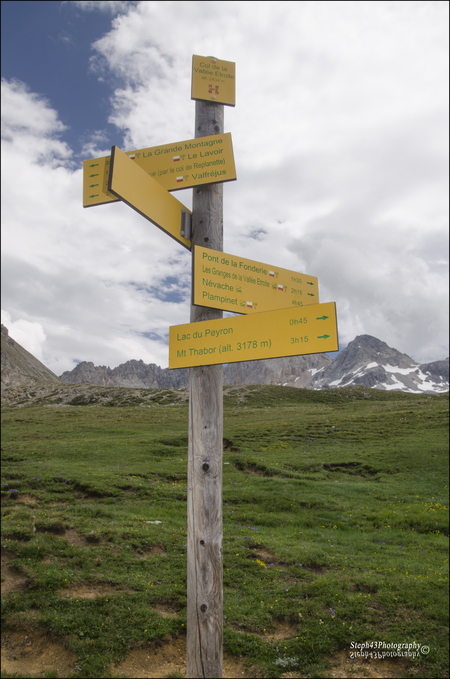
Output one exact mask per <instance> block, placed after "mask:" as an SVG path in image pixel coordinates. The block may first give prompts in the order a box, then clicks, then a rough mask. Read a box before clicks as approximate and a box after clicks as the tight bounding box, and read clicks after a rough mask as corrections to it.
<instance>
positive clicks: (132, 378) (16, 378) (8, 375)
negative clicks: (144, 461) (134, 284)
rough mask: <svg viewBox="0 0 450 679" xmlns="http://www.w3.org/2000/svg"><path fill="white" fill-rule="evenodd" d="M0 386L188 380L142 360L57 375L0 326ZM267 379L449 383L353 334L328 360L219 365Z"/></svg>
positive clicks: (230, 382) (328, 383) (227, 381)
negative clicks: (341, 348)
mask: <svg viewBox="0 0 450 679" xmlns="http://www.w3.org/2000/svg"><path fill="white" fill-rule="evenodd" d="M1 338H2V356H1V361H2V363H1V364H2V377H1V379H2V388H4V389H11V388H14V387H19V386H24V385H27V384H29V385H33V384H37V383H40V382H47V383H49V382H50V383H57V384H61V383H65V384H91V385H97V386H105V387H106V386H117V387H128V388H144V389H149V388H150V389H151V388H157V389H180V388H186V387H187V386H188V383H189V369H188V368H183V369H177V370H169V369H168V368H161V367H160V366H158V365H156V364H154V363H150V364H146V363H144V361H143V360H142V359H140V360H136V359H131V360H129V361H126V362H125V363H121V364H120V365H119V366H117V367H116V368H110V367H109V366H105V365H102V366H95V365H94V363H93V362H90V361H82V362H80V363H79V364H78V365H77V366H75V368H74V369H73V370H70V371H65V372H64V373H62V375H61V376H60V377H58V376H57V375H55V374H54V373H53V372H52V371H51V370H49V369H48V368H46V366H45V365H43V364H42V363H41V362H40V361H39V360H38V359H36V358H35V357H34V356H33V355H32V354H30V353H29V352H28V351H26V349H24V348H23V347H21V346H20V344H18V343H17V342H15V341H14V340H13V339H12V338H11V337H9V333H8V329H7V328H5V326H3V325H2V334H1ZM251 384H254V385H258V384H273V385H283V386H293V387H297V388H306V389H314V390H320V389H335V388H339V387H344V386H352V385H355V386H357V385H362V386H366V387H370V388H376V389H385V390H401V391H406V392H411V393H421V392H422V393H423V392H429V393H442V392H444V391H448V388H449V359H448V358H446V359H445V360H441V361H431V362H428V363H423V364H420V363H418V362H417V361H414V360H413V359H412V358H411V357H410V356H408V355H407V354H402V353H401V352H399V351H397V349H394V348H392V347H389V346H388V345H387V344H386V342H383V341H382V340H379V339H377V338H376V337H373V336H371V335H358V336H357V337H356V338H355V339H354V340H353V341H352V342H349V344H348V346H347V347H346V348H345V349H343V350H342V351H341V352H340V353H339V354H338V356H337V357H336V358H335V359H334V360H332V359H330V357H329V356H328V355H327V354H310V355H300V356H289V357H284V358H273V359H267V360H258V361H245V362H242V363H231V364H228V365H225V366H224V385H225V386H234V385H237V386H239V385H251Z"/></svg>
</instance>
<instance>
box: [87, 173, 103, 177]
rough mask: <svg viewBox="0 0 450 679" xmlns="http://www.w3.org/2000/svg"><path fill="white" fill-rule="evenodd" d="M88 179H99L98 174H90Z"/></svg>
mask: <svg viewBox="0 0 450 679" xmlns="http://www.w3.org/2000/svg"><path fill="white" fill-rule="evenodd" d="M89 177H100V175H99V174H90V175H89Z"/></svg>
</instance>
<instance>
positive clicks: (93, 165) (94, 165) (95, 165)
mask: <svg viewBox="0 0 450 679" xmlns="http://www.w3.org/2000/svg"><path fill="white" fill-rule="evenodd" d="M97 165H100V163H93V164H92V165H88V167H97Z"/></svg>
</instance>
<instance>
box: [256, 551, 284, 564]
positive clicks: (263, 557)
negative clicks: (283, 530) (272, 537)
mask: <svg viewBox="0 0 450 679" xmlns="http://www.w3.org/2000/svg"><path fill="white" fill-rule="evenodd" d="M252 556H254V557H255V558H256V559H259V560H260V561H263V562H264V563H265V565H266V567H267V566H268V565H269V564H273V565H274V566H276V565H277V564H279V563H280V559H279V558H278V557H277V556H275V555H274V554H271V553H270V552H268V551H267V550H266V549H258V550H257V551H256V552H255V553H254V554H252Z"/></svg>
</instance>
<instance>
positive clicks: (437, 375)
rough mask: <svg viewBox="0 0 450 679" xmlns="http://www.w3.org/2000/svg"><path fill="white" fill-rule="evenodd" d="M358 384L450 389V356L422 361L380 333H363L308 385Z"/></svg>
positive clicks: (339, 385) (388, 387) (316, 374)
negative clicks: (393, 347) (392, 343)
mask: <svg viewBox="0 0 450 679" xmlns="http://www.w3.org/2000/svg"><path fill="white" fill-rule="evenodd" d="M354 384H360V385H363V386H366V387H374V388H376V389H397V390H401V391H408V392H443V391H448V388H449V359H448V358H447V359H446V360H445V361H434V362H432V363H422V364H419V363H417V362H416V361H414V360H413V359H412V358H411V357H410V356H407V355H406V354H402V353H400V352H399V351H397V350H396V349H392V348H391V347H389V346H388V345H387V344H386V342H382V341H381V340H379V339H377V338H376V337H372V336H371V335H359V336H358V337H356V338H355V339H354V340H353V342H350V343H349V345H348V346H347V347H346V348H345V349H344V350H343V351H342V352H341V353H340V354H339V355H338V356H337V357H336V358H335V359H334V361H332V362H331V363H330V364H329V365H328V366H325V367H324V368H322V369H320V370H319V371H317V372H316V373H315V374H314V375H313V376H312V378H311V380H310V382H309V383H308V385H307V386H308V388H309V389H333V388H336V387H347V386H349V385H354Z"/></svg>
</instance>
